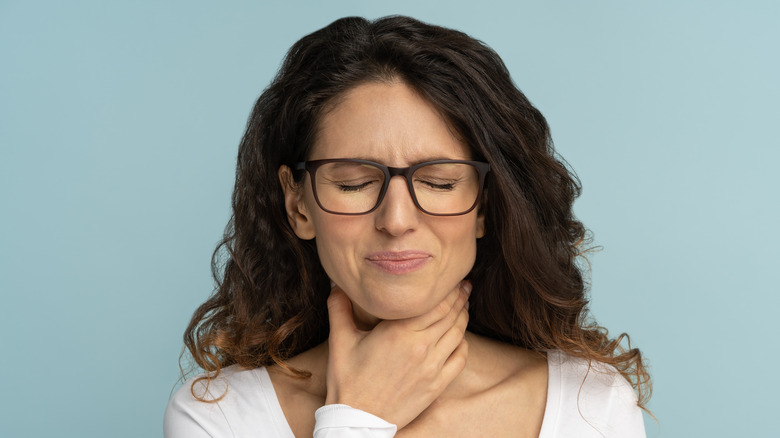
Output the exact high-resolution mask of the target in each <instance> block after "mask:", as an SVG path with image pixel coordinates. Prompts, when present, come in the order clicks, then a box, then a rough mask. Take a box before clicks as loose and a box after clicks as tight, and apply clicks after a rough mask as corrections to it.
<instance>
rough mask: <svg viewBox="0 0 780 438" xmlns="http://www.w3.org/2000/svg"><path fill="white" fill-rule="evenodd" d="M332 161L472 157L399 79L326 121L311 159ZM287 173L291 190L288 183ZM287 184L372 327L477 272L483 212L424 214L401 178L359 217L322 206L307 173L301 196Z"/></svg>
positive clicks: (300, 225)
mask: <svg viewBox="0 0 780 438" xmlns="http://www.w3.org/2000/svg"><path fill="white" fill-rule="evenodd" d="M327 158H357V159H365V160H370V161H374V162H377V163H381V164H384V165H386V166H391V167H407V166H411V165H413V164H416V163H420V162H424V161H430V160H435V159H460V160H469V159H471V158H472V157H471V153H470V151H469V148H468V147H467V146H466V145H465V144H463V142H461V141H460V140H458V139H457V138H456V137H454V136H453V133H452V132H451V130H450V128H449V126H448V125H447V123H446V122H445V121H444V120H443V119H442V117H441V116H440V115H439V114H438V113H437V112H436V110H435V109H434V108H433V107H432V106H431V105H430V104H429V103H428V102H427V101H426V100H424V99H423V98H421V97H420V96H419V95H418V94H417V93H416V92H415V91H413V90H412V89H411V88H409V87H408V86H406V85H405V84H403V83H401V82H392V83H367V84H363V85H359V86H357V87H355V88H353V89H351V90H350V91H348V92H347V93H345V94H344V95H343V96H341V98H340V99H338V101H337V103H336V105H335V106H334V107H333V108H331V110H330V111H327V112H326V113H325V114H324V115H323V116H322V118H321V120H320V124H319V131H318V134H317V138H316V141H315V143H314V145H313V148H312V151H311V153H310V156H309V160H320V159H327ZM284 172H285V170H284V169H283V170H282V171H280V177H281V179H282V182H283V185H285V182H286V181H289V179H288V178H287V177H286V176H285V175H284ZM285 187H286V188H285V199H286V206H287V211H288V216H289V218H290V222H291V224H292V226H293V228H294V229H295V231H296V234H297V235H298V236H299V237H301V238H304V239H311V238H315V239H316V244H317V250H318V252H319V257H320V261H321V262H322V266H323V267H324V268H325V271H326V272H327V274H328V276H330V279H331V280H332V281H333V282H334V283H336V284H337V285H338V286H339V287H341V288H342V289H343V290H344V291H345V292H346V294H347V295H348V296H349V297H350V299H351V300H352V302H353V307H354V309H355V316H356V318H357V321H358V322H359V323H360V324H362V325H364V326H371V325H372V324H374V323H376V322H377V320H378V319H400V318H407V317H412V316H416V315H420V314H423V313H425V312H427V311H428V310H430V309H432V308H433V307H434V306H435V305H436V304H438V303H439V302H440V301H441V300H442V299H444V297H445V295H446V294H447V292H449V291H450V290H452V289H453V288H454V287H456V286H457V284H458V282H460V281H461V280H462V279H463V278H464V277H465V276H466V275H467V274H468V272H469V271H470V270H471V267H472V266H473V264H474V259H475V256H476V239H477V238H479V237H482V235H483V234H484V220H483V218H482V216H481V214H480V213H478V212H477V210H476V209H475V210H472V211H471V212H469V213H467V214H465V215H461V216H431V215H428V214H425V213H423V212H422V211H420V210H419V209H418V208H417V207H416V206H415V204H414V202H413V200H412V197H411V195H410V193H409V189H408V187H407V185H406V181H405V180H404V178H403V177H401V176H396V177H393V178H391V179H390V183H389V187H388V189H387V193H386V195H385V198H384V200H383V201H382V203H381V204H380V205H379V207H378V208H377V209H376V210H374V211H373V212H371V213H368V214H365V215H360V216H344V215H336V214H331V213H327V212H325V211H323V210H322V209H321V208H319V206H318V205H317V202H316V201H315V198H314V195H313V192H312V187H311V182H310V175H308V174H307V175H306V180H305V181H304V184H303V185H302V186H300V187H298V188H297V189H291V188H290V186H289V185H285Z"/></svg>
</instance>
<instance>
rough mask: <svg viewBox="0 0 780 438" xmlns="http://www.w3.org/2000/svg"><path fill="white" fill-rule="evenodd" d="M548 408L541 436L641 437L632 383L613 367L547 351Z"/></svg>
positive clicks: (638, 414)
mask: <svg viewBox="0 0 780 438" xmlns="http://www.w3.org/2000/svg"><path fill="white" fill-rule="evenodd" d="M547 362H548V373H549V374H548V391H547V392H548V393H547V407H546V410H545V417H544V422H543V426H542V434H541V435H540V437H542V438H547V437H554V436H572V435H576V436H583V437H586V436H591V435H592V436H598V437H601V436H605V437H613V436H615V437H628V438H633V437H644V436H645V432H644V422H643V418H642V411H641V409H640V408H639V407H638V406H637V397H636V394H635V393H634V390H633V388H632V387H631V385H630V384H629V383H628V381H626V379H625V378H623V376H622V375H621V374H620V373H619V372H618V371H617V370H616V369H615V368H613V367H611V366H609V365H605V364H602V363H599V362H591V361H587V360H584V359H580V358H576V357H573V356H569V355H567V354H565V353H563V352H561V351H557V350H556V351H550V352H548V354H547Z"/></svg>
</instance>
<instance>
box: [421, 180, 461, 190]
mask: <svg viewBox="0 0 780 438" xmlns="http://www.w3.org/2000/svg"><path fill="white" fill-rule="evenodd" d="M417 182H419V183H420V184H424V185H425V186H426V187H427V188H429V189H432V190H440V191H450V190H454V189H455V184H456V182H454V181H453V182H444V181H442V182H439V181H426V180H417Z"/></svg>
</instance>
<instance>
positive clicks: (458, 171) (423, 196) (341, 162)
mask: <svg viewBox="0 0 780 438" xmlns="http://www.w3.org/2000/svg"><path fill="white" fill-rule="evenodd" d="M295 169H296V170H306V171H307V172H309V176H310V177H311V187H312V190H313V192H314V199H315V200H316V201H317V205H319V206H320V208H321V209H323V210H324V211H326V212H328V213H333V214H343V215H360V214H367V213H371V212H372V211H374V210H376V209H377V207H379V204H381V203H382V199H384V197H385V194H386V193H387V187H388V186H389V185H390V178H392V177H394V176H398V175H400V176H403V177H404V178H405V179H406V184H407V186H408V187H409V193H410V194H411V195H412V200H413V201H414V204H415V205H416V206H417V208H419V209H420V210H422V211H423V212H424V213H426V214H430V215H433V216H457V215H461V214H466V213H468V212H470V211H471V210H473V209H474V207H476V206H477V203H478V202H479V198H480V195H481V193H482V188H483V187H484V185H485V175H487V173H488V172H489V171H490V164H488V163H483V162H480V161H464V160H435V161H427V162H424V163H419V164H415V165H414V166H409V167H388V166H385V165H382V164H379V163H375V162H373V161H367V160H352V159H348V158H336V159H329V160H313V161H306V162H301V163H296V164H295Z"/></svg>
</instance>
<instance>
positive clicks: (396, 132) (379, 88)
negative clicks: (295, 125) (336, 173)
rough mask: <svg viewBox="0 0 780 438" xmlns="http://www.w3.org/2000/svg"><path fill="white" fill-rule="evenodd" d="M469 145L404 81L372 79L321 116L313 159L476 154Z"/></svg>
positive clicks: (388, 160)
mask: <svg viewBox="0 0 780 438" xmlns="http://www.w3.org/2000/svg"><path fill="white" fill-rule="evenodd" d="M471 155H472V154H471V151H470V150H469V148H468V146H467V145H466V144H465V143H464V142H463V141H462V140H460V138H459V136H457V135H456V134H455V133H454V130H453V129H452V127H451V125H450V123H448V122H447V120H446V119H445V118H444V117H443V116H442V115H441V113H440V112H439V111H438V110H437V109H436V108H435V107H434V106H433V105H432V104H431V103H430V102H428V101H427V100H425V99H424V98H423V97H421V96H420V95H419V93H417V92H416V91H415V90H414V89H413V88H411V87H409V86H408V85H406V84H405V83H403V82H400V81H393V82H369V83H365V84H361V85H358V86H356V87H354V88H351V89H350V90H348V91H346V92H345V93H343V95H341V96H339V98H338V99H337V100H335V101H334V102H333V103H332V104H331V106H330V107H329V108H327V110H326V111H323V114H322V115H321V116H320V120H319V121H318V126H317V130H316V136H315V139H314V143H313V146H312V149H311V151H310V152H309V157H308V159H309V160H316V159H327V158H361V159H367V160H371V161H376V162H380V163H383V164H387V165H391V166H406V165H409V164H414V163H416V162H421V161H427V160H433V159H445V158H449V159H463V160H466V159H471V158H472V157H471Z"/></svg>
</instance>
